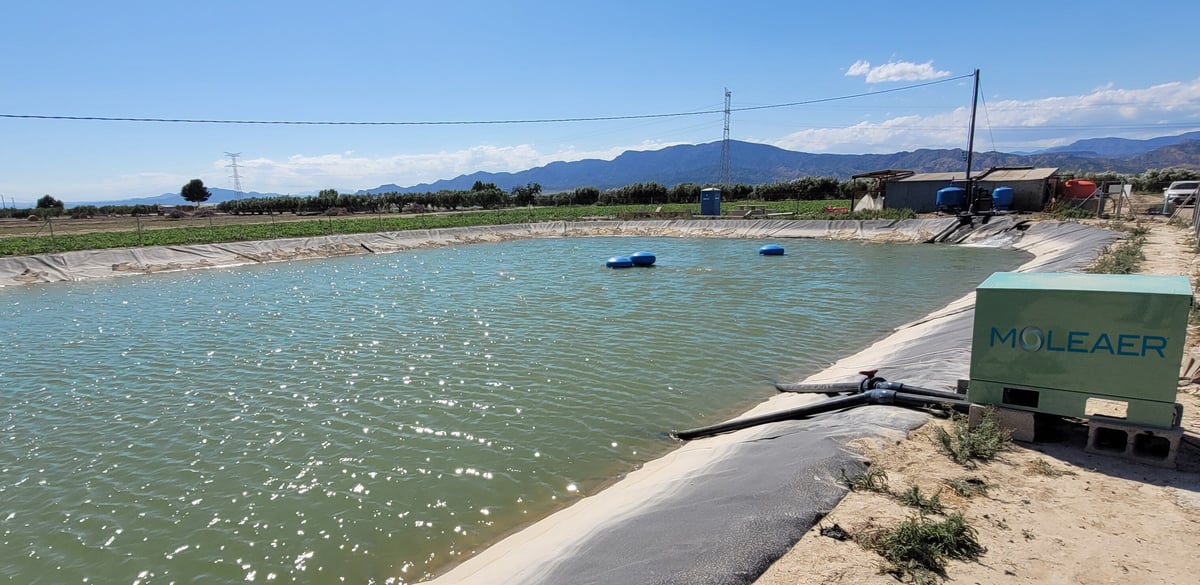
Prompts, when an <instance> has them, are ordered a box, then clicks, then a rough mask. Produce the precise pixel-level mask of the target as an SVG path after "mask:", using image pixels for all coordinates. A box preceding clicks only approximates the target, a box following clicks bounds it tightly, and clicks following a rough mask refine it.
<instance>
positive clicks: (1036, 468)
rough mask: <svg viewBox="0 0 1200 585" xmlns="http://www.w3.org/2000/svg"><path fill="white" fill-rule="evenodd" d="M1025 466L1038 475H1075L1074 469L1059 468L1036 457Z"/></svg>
mask: <svg viewBox="0 0 1200 585" xmlns="http://www.w3.org/2000/svg"><path fill="white" fill-rule="evenodd" d="M1026 467H1028V468H1029V471H1031V472H1033V473H1036V474H1038V475H1045V476H1047V477H1059V476H1062V475H1077V474H1076V473H1075V472H1074V471H1071V470H1070V469H1059V468H1057V467H1054V466H1053V465H1050V463H1049V462H1047V461H1046V460H1045V459H1037V460H1034V461H1030V462H1029V464H1028V465H1027V466H1026Z"/></svg>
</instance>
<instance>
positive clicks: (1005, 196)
mask: <svg viewBox="0 0 1200 585" xmlns="http://www.w3.org/2000/svg"><path fill="white" fill-rule="evenodd" d="M1012 202H1013V190H1012V187H996V188H995V189H992V209H995V210H996V211H1008V208H1009V207H1011V206H1012Z"/></svg>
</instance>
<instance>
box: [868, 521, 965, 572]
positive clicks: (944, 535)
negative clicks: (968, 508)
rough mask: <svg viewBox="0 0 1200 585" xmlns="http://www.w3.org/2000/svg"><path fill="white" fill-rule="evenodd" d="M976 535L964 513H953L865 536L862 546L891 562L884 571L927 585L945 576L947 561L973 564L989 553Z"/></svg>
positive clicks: (904, 523) (906, 523)
mask: <svg viewBox="0 0 1200 585" xmlns="http://www.w3.org/2000/svg"><path fill="white" fill-rule="evenodd" d="M976 536H977V533H976V531H975V529H974V528H972V527H971V526H969V525H968V524H967V522H966V520H964V519H963V517H962V514H958V513H954V514H950V515H949V516H946V518H945V519H944V520H931V519H929V518H925V517H923V516H922V517H915V518H909V519H907V520H905V521H904V522H901V523H900V524H898V525H896V526H894V527H892V528H890V529H887V530H883V531H880V532H876V533H873V534H870V535H868V536H866V537H864V539H863V546H865V547H867V548H869V549H871V550H873V551H875V552H876V553H878V554H879V556H881V557H883V558H884V559H886V560H887V561H888V565H887V566H885V567H883V569H882V570H883V572H886V573H891V574H893V575H896V576H897V577H900V578H903V577H905V576H907V577H909V578H911V579H912V580H913V582H914V583H920V584H926V583H936V582H937V580H936V576H940V575H945V569H946V561H947V560H949V559H955V560H962V561H973V560H976V559H978V558H979V557H980V556H981V555H982V554H983V553H985V552H987V549H985V548H984V547H983V545H981V544H979V540H978V539H977V538H976Z"/></svg>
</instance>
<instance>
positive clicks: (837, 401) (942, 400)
mask: <svg viewBox="0 0 1200 585" xmlns="http://www.w3.org/2000/svg"><path fill="white" fill-rule="evenodd" d="M900 386H903V384H900ZM910 390H922V391H927V392H933V393H935V394H934V395H922V394H913V393H911V392H898V391H896V390H885V389H872V390H867V391H865V392H858V393H856V394H851V395H849V396H838V397H836V398H830V399H829V400H823V401H821V402H816V403H813V404H806V405H804V406H800V407H797V408H789V409H788V410H781V411H779V412H771V413H767V414H761V415H758V416H751V417H746V418H740V419H736V420H731V421H726V422H723V423H719V424H715V425H710V426H707V427H700V428H697V429H689V430H685V431H676V432H675V433H673V434H674V435H675V437H677V438H679V439H682V440H684V441H691V440H692V439H701V438H704V437H711V436H712V435H719V434H721V433H728V432H731V431H739V430H742V429H748V428H750V427H756V426H758V425H763V424H767V423H773V422H781V421H785V420H798V419H803V418H808V417H810V416H812V415H814V414H821V413H823V412H832V411H835V410H844V409H850V408H855V407H859V406H865V405H868V404H890V405H894V406H903V407H909V408H938V407H942V408H952V409H954V410H957V411H959V412H966V411H967V410H968V407H969V405H970V403H969V402H967V401H966V400H964V399H963V398H962V397H961V395H958V394H953V393H950V392H941V391H938V390H925V389H923V388H910ZM943 395H946V396H952V397H953V398H947V397H944V396H943Z"/></svg>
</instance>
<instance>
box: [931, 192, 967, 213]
mask: <svg viewBox="0 0 1200 585" xmlns="http://www.w3.org/2000/svg"><path fill="white" fill-rule="evenodd" d="M966 203H967V190H966V189H963V188H962V187H946V188H945V189H938V192H937V207H938V209H962V208H964V207H966Z"/></svg>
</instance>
